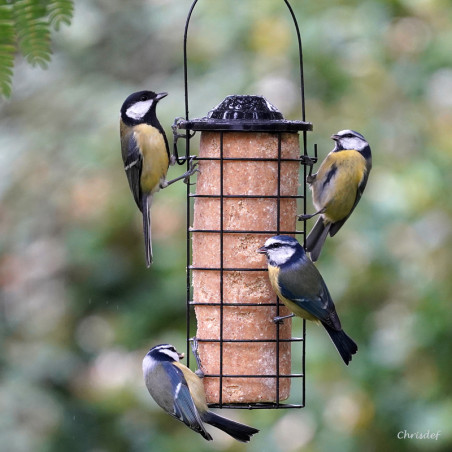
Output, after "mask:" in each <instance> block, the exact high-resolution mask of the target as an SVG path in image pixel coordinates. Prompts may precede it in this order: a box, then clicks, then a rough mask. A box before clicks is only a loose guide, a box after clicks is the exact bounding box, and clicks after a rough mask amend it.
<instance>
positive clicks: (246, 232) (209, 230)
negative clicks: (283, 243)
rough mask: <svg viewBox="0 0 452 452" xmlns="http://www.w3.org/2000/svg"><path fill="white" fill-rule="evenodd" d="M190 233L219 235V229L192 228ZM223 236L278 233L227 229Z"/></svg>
mask: <svg viewBox="0 0 452 452" xmlns="http://www.w3.org/2000/svg"><path fill="white" fill-rule="evenodd" d="M190 232H202V233H208V234H219V233H220V230H219V229H194V228H190ZM223 234H265V235H277V234H278V231H274V230H273V231H271V230H268V231H253V230H252V229H234V230H229V229H225V230H224V231H223ZM279 234H285V235H288V234H298V235H300V234H304V231H298V230H297V231H279Z"/></svg>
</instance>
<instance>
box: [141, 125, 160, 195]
mask: <svg viewBox="0 0 452 452" xmlns="http://www.w3.org/2000/svg"><path fill="white" fill-rule="evenodd" d="M133 133H134V138H135V140H136V142H137V144H138V146H139V148H140V149H141V152H142V155H143V168H142V172H141V178H140V186H141V190H142V191H143V192H144V193H154V192H156V191H158V190H159V188H160V183H161V182H162V181H164V180H165V179H166V174H167V172H168V167H169V156H168V153H167V152H166V144H165V140H164V137H163V135H162V133H161V132H160V131H159V130H158V129H157V128H155V127H152V126H150V125H148V124H139V125H137V126H135V127H134V132H133Z"/></svg>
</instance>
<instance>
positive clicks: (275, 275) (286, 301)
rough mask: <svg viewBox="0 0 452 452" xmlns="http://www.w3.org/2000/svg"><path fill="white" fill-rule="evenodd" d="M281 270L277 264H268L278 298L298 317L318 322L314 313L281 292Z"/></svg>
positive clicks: (271, 281) (269, 274) (269, 275)
mask: <svg viewBox="0 0 452 452" xmlns="http://www.w3.org/2000/svg"><path fill="white" fill-rule="evenodd" d="M279 272H280V269H279V267H276V266H273V265H270V264H269V265H268V278H269V279H270V283H271V285H272V287H273V290H274V291H275V293H276V295H277V296H278V298H279V299H280V300H281V301H282V302H283V303H284V304H285V305H286V306H287V307H288V308H289V309H290V310H291V311H292V312H293V313H294V314H295V315H297V316H298V317H301V318H302V319H306V320H312V321H315V322H318V320H317V319H316V318H315V317H314V316H313V315H312V314H310V313H309V312H307V311H305V310H304V309H303V308H301V307H300V306H298V305H297V304H296V303H294V302H293V301H291V300H289V299H288V298H285V297H284V296H283V295H282V294H281V287H280V285H279ZM300 295H301V294H300Z"/></svg>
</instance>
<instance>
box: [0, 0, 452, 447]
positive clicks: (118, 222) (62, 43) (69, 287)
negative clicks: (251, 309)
mask: <svg viewBox="0 0 452 452" xmlns="http://www.w3.org/2000/svg"><path fill="white" fill-rule="evenodd" d="M292 3H293V8H294V10H295V13H296V15H297V18H298V21H299V24H300V28H301V34H302V39H303V50H304V68H305V90H306V112H307V120H308V121H311V122H313V124H314V131H313V132H312V133H309V134H308V143H309V149H310V150H312V147H313V144H314V143H318V145H319V156H320V158H323V157H324V156H325V155H326V154H327V153H328V152H329V151H330V150H331V149H332V145H333V143H332V141H331V140H330V139H329V137H330V135H331V134H332V133H334V132H337V131H338V130H341V129H344V128H352V129H355V130H358V131H360V132H361V133H363V134H364V136H365V137H366V138H367V139H368V141H369V143H370V144H371V147H372V151H373V162H374V166H373V170H372V173H371V175H370V179H369V183H368V186H367V189H366V192H365V193H364V196H363V198H362V200H361V202H360V204H359V205H358V207H357V209H356V210H355V212H354V214H353V215H352V217H351V218H350V220H349V221H348V222H347V224H346V226H345V227H344V228H343V229H342V230H341V233H340V235H339V236H338V237H336V238H335V239H334V240H333V239H331V240H330V241H327V244H326V246H325V248H324V251H323V254H322V258H321V259H320V261H319V262H318V268H319V269H320V271H321V273H322V274H323V276H324V278H325V280H326V282H327V284H328V286H329V289H330V291H331V293H332V294H333V298H334V300H335V302H336V306H337V307H338V311H339V312H340V315H341V319H342V322H343V324H344V326H346V328H345V329H346V331H347V332H348V333H349V334H350V336H352V337H353V338H354V339H355V340H356V342H357V343H358V344H359V352H358V354H357V355H356V357H355V358H354V359H353V361H352V363H351V365H350V366H349V367H346V366H344V365H343V363H342V362H341V360H340V359H338V355H337V352H336V350H335V349H334V347H332V345H331V343H330V342H329V340H328V339H327V338H326V336H325V334H324V332H323V331H321V329H320V328H317V327H316V326H315V325H313V324H309V325H308V327H307V334H308V337H307V357H306V363H307V364H306V366H307V386H306V395H307V397H306V403H307V406H306V408H304V409H301V410H255V411H246V412H243V411H242V410H240V411H236V410H234V411H232V410H224V411H223V413H222V414H224V415H226V416H229V417H234V418H235V419H237V420H240V421H243V422H247V423H249V424H250V425H253V426H254V427H257V428H259V429H261V432H260V433H259V434H258V435H257V436H255V437H254V438H253V439H252V441H251V443H250V444H248V445H244V444H240V443H238V442H236V441H234V440H232V439H231V438H229V437H227V436H226V435H224V434H223V433H222V432H220V431H218V430H216V429H210V430H211V432H212V435H213V436H214V441H213V442H211V443H207V442H206V441H205V440H204V439H203V438H201V437H200V436H199V435H197V434H196V433H194V432H192V431H191V430H189V429H188V428H186V427H185V426H184V425H183V424H181V423H178V422H177V421H176V420H174V419H171V418H170V417H169V416H168V415H166V414H165V413H163V412H162V411H161V410H160V409H159V408H158V407H157V406H156V404H155V403H154V402H153V401H152V400H151V399H150V397H149V395H148V393H147V391H146V388H145V387H144V383H143V380H142V371H141V360H142V358H143V356H144V354H145V353H146V352H147V350H148V349H149V347H150V346H152V345H155V344H157V343H161V342H170V343H172V344H174V345H175V346H176V347H178V348H180V349H184V347H185V287H184V286H185V248H184V240H185V231H184V224H185V223H184V221H185V199H184V193H185V186H184V184H175V185H173V186H171V187H169V188H168V189H166V190H165V191H164V192H160V193H159V194H157V195H156V196H155V198H154V199H155V202H154V205H153V238H154V258H155V263H154V264H153V266H152V268H151V269H150V270H146V268H145V265H144V257H143V244H142V231H141V216H140V214H139V212H138V209H137V208H136V206H135V204H134V202H133V199H132V196H131V194H130V192H129V188H128V185H127V180H126V177H125V175H124V172H123V164H122V160H121V157H120V148H119V127H118V119H119V108H120V106H121V104H122V102H123V101H124V99H125V98H126V97H127V95H128V94H130V93H131V92H133V91H137V90H141V89H152V90H155V91H157V92H159V91H168V92H169V93H170V95H169V96H168V98H166V99H165V100H164V101H163V102H162V103H161V104H159V111H158V114H159V118H160V119H161V122H162V124H163V125H164V126H165V128H166V131H167V134H168V137H169V139H170V142H171V141H172V140H171V127H170V126H171V124H172V123H173V120H174V118H175V117H177V116H183V115H184V99H183V72H182V69H183V66H182V38H183V30H184V24H185V19H186V15H187V12H188V9H189V7H190V5H191V1H189V0H184V1H181V0H147V1H145V0H140V1H138V0H130V1H127V2H124V1H120V0H108V1H107V0H96V1H88V0H77V1H76V2H75V15H74V18H73V22H72V24H71V25H70V26H69V27H67V26H64V27H62V29H61V30H60V31H59V32H53V34H52V39H53V42H54V54H53V57H52V61H51V63H50V65H49V68H48V69H47V70H42V69H39V68H31V67H30V66H28V65H27V64H26V63H25V62H24V61H22V60H20V59H19V60H18V61H17V62H16V68H15V73H14V80H13V93H12V96H11V98H10V99H8V100H6V101H5V100H2V103H1V106H0V118H1V119H0V162H1V164H0V197H1V204H0V250H1V257H0V281H1V285H2V294H1V311H0V322H1V325H0V341H1V349H2V353H1V357H0V365H1V367H0V378H1V386H0V411H1V413H2V414H1V417H0V444H2V448H4V450H8V451H10V452H19V451H45V452H54V451H61V450H65V451H67V452H72V451H74V452H78V451H83V452H85V451H87V452H88V451H89V452H103V451H112V452H116V451H136V452H141V451H161V452H166V451H168V452H173V451H178V452H179V451H183V452H185V451H187V452H190V451H197V452H199V451H209V450H220V451H245V450H246V451H260V452H262V451H272V452H279V451H284V452H286V451H287V452H290V451H303V452H304V451H306V452H317V451H338V452H341V451H344V452H345V451H363V450H366V451H380V450H388V451H393V450H394V451H417V450H419V451H424V450H425V451H450V450H452V428H451V425H452V397H451V394H452V379H451V372H452V359H451V355H452V328H451V324H452V309H451V300H452V283H451V276H452V275H451V268H452V267H451V261H452V253H451V243H452V230H451V215H452V199H451V195H450V183H451V178H450V174H451V172H452V127H451V126H450V124H451V121H452V56H451V55H452V48H451V47H452V44H451V43H452V8H450V4H449V2H447V1H445V0H365V1H362V0H359V1H358V0H356V1H354V0H342V1H340V2H334V3H335V6H332V2H329V1H326V0H315V1H314V0H305V1H303V2H301V1H295V0H294V1H293V2H292ZM189 83H190V85H189V90H190V114H191V117H197V116H198V117H199V116H204V115H205V114H206V113H207V112H208V110H210V109H211V108H212V107H214V106H215V105H217V104H218V103H219V102H220V101H222V100H223V98H224V97H225V96H226V95H229V94H261V95H264V96H266V97H267V99H268V100H269V101H270V102H272V103H273V104H274V105H275V106H277V107H278V108H279V109H280V110H281V111H282V113H283V114H284V116H285V117H286V118H288V119H300V105H299V97H298V89H299V85H298V53H297V47H296V40H295V33H294V29H293V25H292V22H291V18H290V15H289V13H288V11H287V9H286V7H285V5H284V3H283V1H282V0H281V1H276V0H247V1H240V2H239V1H226V0H217V1H215V2H212V1H203V0H200V1H199V3H198V6H197V7H196V9H195V13H194V16H193V20H192V24H191V28H190V34H189ZM180 172H181V170H180V168H171V169H170V172H169V177H173V176H174V177H175V176H176V175H178V174H179V173H180ZM310 211H312V208H311V207H310ZM311 224H313V223H311ZM311 224H310V225H309V227H310V226H311ZM300 325H301V321H297V320H295V321H294V326H295V334H296V333H297V328H299V327H300ZM404 431H407V432H408V433H415V432H419V433H425V432H427V431H430V433H437V432H440V434H439V437H438V440H426V439H424V440H415V439H411V440H410V439H398V437H397V436H398V434H399V432H402V434H403V432H404ZM399 436H400V435H399Z"/></svg>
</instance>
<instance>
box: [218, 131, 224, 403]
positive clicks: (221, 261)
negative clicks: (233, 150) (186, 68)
mask: <svg viewBox="0 0 452 452" xmlns="http://www.w3.org/2000/svg"><path fill="white" fill-rule="evenodd" d="M223 139H224V132H220V268H221V270H220V303H221V304H223V294H224V279H223V276H224V256H223V254H224V253H223V251H224V242H223V241H224V234H223V231H224V164H223V163H224V160H223V152H224V149H223V145H224V141H223ZM223 320H224V310H223V307H220V388H219V396H218V397H219V398H218V401H219V403H220V406H221V405H222V404H223V375H222V374H223V352H224V347H223Z"/></svg>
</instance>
